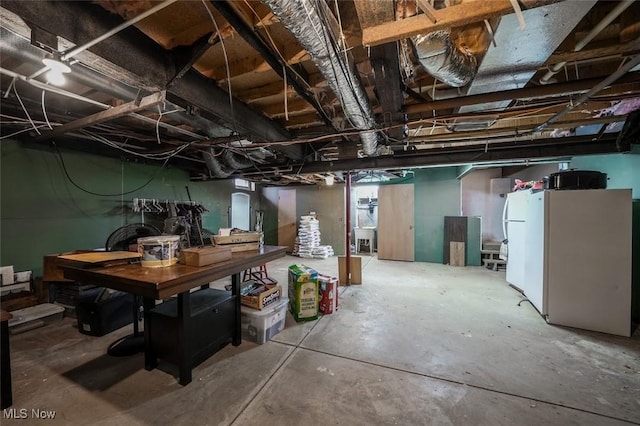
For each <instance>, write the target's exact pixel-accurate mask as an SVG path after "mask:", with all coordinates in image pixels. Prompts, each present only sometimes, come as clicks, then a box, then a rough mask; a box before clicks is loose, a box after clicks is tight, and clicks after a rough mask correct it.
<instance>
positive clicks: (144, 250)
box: [138, 235, 180, 268]
mask: <svg viewBox="0 0 640 426" xmlns="http://www.w3.org/2000/svg"><path fill="white" fill-rule="evenodd" d="M138 253H140V254H141V255H142V261H141V262H140V263H141V264H142V266H145V267H147V268H161V267H163V266H171V265H175V264H176V263H178V254H179V253H180V235H158V236H156V237H144V238H138Z"/></svg>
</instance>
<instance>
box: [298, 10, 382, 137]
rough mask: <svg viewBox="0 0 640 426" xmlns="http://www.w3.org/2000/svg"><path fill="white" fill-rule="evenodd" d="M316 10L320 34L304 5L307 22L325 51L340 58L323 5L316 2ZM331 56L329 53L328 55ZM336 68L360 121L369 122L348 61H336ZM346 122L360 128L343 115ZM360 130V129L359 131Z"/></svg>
mask: <svg viewBox="0 0 640 426" xmlns="http://www.w3.org/2000/svg"><path fill="white" fill-rule="evenodd" d="M316 4H317V6H316V9H317V10H318V13H319V16H320V18H321V19H322V21H323V25H322V26H321V27H320V29H321V31H320V32H321V33H322V34H320V32H318V30H317V29H316V26H315V25H314V23H313V20H312V18H311V15H310V13H309V11H308V9H307V8H306V5H305V12H306V13H307V18H308V20H309V21H310V22H311V24H312V27H313V28H314V30H315V31H316V34H317V35H318V37H319V38H320V39H321V40H323V41H324V43H325V45H326V47H327V49H329V50H330V51H332V52H333V55H335V56H336V57H338V58H339V57H340V56H341V52H340V48H339V46H338V40H336V39H335V34H333V32H332V31H329V30H328V28H330V23H329V18H328V17H327V15H326V10H325V8H324V7H323V4H322V3H321V2H320V1H318V0H316ZM330 55H331V53H330ZM334 62H335V61H329V63H330V65H331V68H332V71H333V72H334V74H335V75H338V70H336V68H335V63H334ZM337 63H338V66H339V67H340V74H341V75H343V76H344V77H345V80H346V81H347V88H346V89H347V90H349V92H351V94H352V96H353V97H354V99H355V101H356V103H357V104H358V108H359V109H360V111H361V113H362V116H361V119H362V120H363V121H365V122H367V121H369V120H367V119H366V118H367V117H368V116H369V115H370V114H369V109H368V105H367V106H365V105H363V104H362V99H361V97H360V96H358V90H357V89H356V87H355V83H354V81H353V80H352V73H351V72H350V70H348V69H347V68H346V67H347V66H348V60H347V61H342V60H337ZM338 92H339V93H336V96H339V97H340V100H341V103H342V105H344V104H345V99H344V98H343V97H342V91H341V90H339V91H338ZM345 116H346V118H347V120H348V121H349V123H350V124H351V126H352V127H354V128H358V127H360V126H357V125H355V124H354V123H353V121H352V120H351V117H349V115H348V114H345ZM368 125H371V123H368ZM361 130H362V129H361Z"/></svg>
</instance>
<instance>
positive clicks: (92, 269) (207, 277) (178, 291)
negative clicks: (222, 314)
mask: <svg viewBox="0 0 640 426" xmlns="http://www.w3.org/2000/svg"><path fill="white" fill-rule="evenodd" d="M286 250H287V247H282V246H264V247H262V248H261V249H259V250H252V251H244V252H235V253H233V255H232V257H231V259H230V260H226V261H222V262H219V263H216V264H213V265H207V266H200V267H196V266H187V265H182V264H175V265H171V266H167V267H162V268H148V267H143V266H141V265H140V263H137V262H135V263H128V262H120V264H118V263H119V262H109V263H110V266H102V264H101V263H99V262H98V263H95V262H83V261H79V260H77V259H68V258H67V259H61V260H63V261H62V262H61V263H60V267H61V268H62V269H63V271H64V276H65V278H69V279H72V280H75V281H81V282H83V283H87V284H95V285H97V286H101V287H108V288H112V289H115V290H120V291H124V292H127V293H131V294H134V295H137V296H141V297H143V299H144V345H145V368H146V369H147V370H152V369H154V368H155V367H156V366H157V361H158V360H157V358H158V354H157V352H158V349H157V345H154V344H153V342H152V335H158V333H152V331H153V330H152V327H153V324H152V323H151V317H152V316H153V315H154V312H160V306H162V305H158V309H156V300H164V299H168V298H170V297H172V296H176V295H177V298H176V301H175V303H177V309H176V312H177V314H176V315H177V316H176V335H175V338H172V339H173V346H174V349H176V351H177V353H178V356H177V360H176V363H177V364H178V367H179V371H180V373H179V375H180V384H182V385H186V384H188V383H190V382H191V370H192V368H193V367H195V365H197V364H198V363H200V362H202V361H203V360H204V359H206V358H204V359H203V353H202V351H201V350H200V351H199V352H198V354H197V356H196V355H194V354H193V353H191V352H190V350H189V348H191V347H192V346H193V344H192V343H193V342H191V341H190V340H198V339H200V340H202V336H201V335H198V330H197V329H199V328H202V327H200V324H199V321H198V320H195V319H194V317H192V309H191V308H192V304H191V301H190V298H191V294H190V291H191V290H192V289H194V288H197V287H201V288H202V289H206V288H207V287H208V285H209V283H210V282H212V281H216V280H219V279H221V278H225V277H228V276H231V277H232V291H231V296H230V297H231V298H232V303H233V309H234V312H233V316H234V317H235V318H234V321H232V325H233V330H231V331H230V335H231V336H232V343H233V345H234V346H237V345H239V344H240V343H241V334H240V297H239V292H240V272H243V271H244V270H246V269H250V268H252V267H255V266H258V265H260V264H263V263H267V262H270V261H272V260H275V259H278V258H280V257H284V255H285V252H286ZM194 299H195V297H194ZM157 316H159V315H157ZM214 326H215V324H212V327H214ZM206 350H207V354H208V356H210V355H211V354H212V353H213V352H211V351H212V350H217V349H210V348H207V349H206ZM210 352H211V353H210ZM208 356H207V357H208Z"/></svg>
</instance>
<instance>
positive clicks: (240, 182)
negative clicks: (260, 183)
mask: <svg viewBox="0 0 640 426" xmlns="http://www.w3.org/2000/svg"><path fill="white" fill-rule="evenodd" d="M235 185H236V189H246V190H247V191H255V190H256V183H255V182H250V181H248V180H246V179H240V178H236V179H235Z"/></svg>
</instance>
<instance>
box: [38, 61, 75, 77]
mask: <svg viewBox="0 0 640 426" xmlns="http://www.w3.org/2000/svg"><path fill="white" fill-rule="evenodd" d="M42 63H43V64H45V65H46V66H47V67H48V68H49V69H50V70H51V71H56V72H58V73H60V74H62V73H66V72H71V68H69V65H67V64H65V63H63V62H61V61H59V60H57V59H53V58H44V59H43V60H42Z"/></svg>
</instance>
